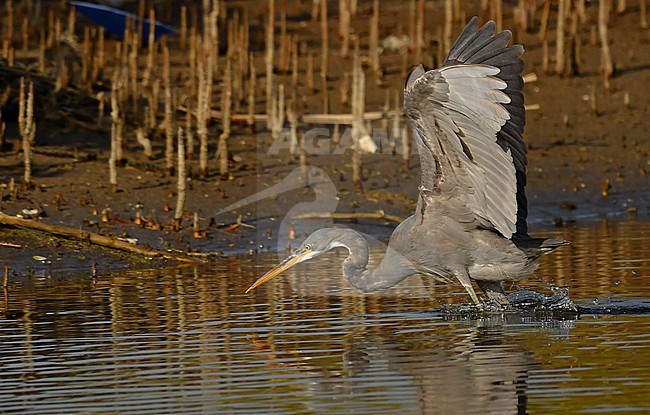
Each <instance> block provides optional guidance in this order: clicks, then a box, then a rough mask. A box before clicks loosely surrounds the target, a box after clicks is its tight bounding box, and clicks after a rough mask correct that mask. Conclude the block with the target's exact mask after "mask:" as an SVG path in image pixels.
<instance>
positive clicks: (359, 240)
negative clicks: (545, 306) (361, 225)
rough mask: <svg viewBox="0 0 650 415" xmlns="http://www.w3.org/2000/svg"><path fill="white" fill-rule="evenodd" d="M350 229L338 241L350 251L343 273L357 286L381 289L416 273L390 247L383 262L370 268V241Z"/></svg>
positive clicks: (364, 288) (366, 288)
mask: <svg viewBox="0 0 650 415" xmlns="http://www.w3.org/2000/svg"><path fill="white" fill-rule="evenodd" d="M348 231H349V232H345V234H344V235H343V237H341V239H340V240H338V241H336V243H337V244H338V245H343V246H345V247H346V248H347V249H348V251H350V254H349V255H348V257H347V258H346V259H345V261H343V275H344V276H345V278H346V279H347V280H348V282H350V284H352V285H353V286H354V287H355V288H357V289H359V290H361V291H363V292H367V293H368V292H374V291H379V290H383V289H385V288H390V287H392V286H394V285H396V284H398V283H400V282H401V281H402V280H404V279H405V278H406V277H408V276H410V275H413V274H414V270H413V268H412V267H410V266H409V265H410V264H408V261H407V260H406V259H404V258H403V257H402V256H401V255H399V254H397V253H395V252H394V251H392V250H391V249H390V247H389V248H388V251H387V252H386V255H385V256H384V258H383V260H382V261H381V263H380V264H379V265H378V266H377V267H376V268H374V269H368V258H369V254H368V252H369V245H368V241H366V240H365V238H364V237H363V236H361V235H360V234H358V233H357V232H355V231H353V230H351V229H350V230H348Z"/></svg>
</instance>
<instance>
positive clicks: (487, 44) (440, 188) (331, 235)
mask: <svg viewBox="0 0 650 415" xmlns="http://www.w3.org/2000/svg"><path fill="white" fill-rule="evenodd" d="M510 37H511V33H510V32H509V31H504V32H501V33H499V34H496V35H495V24H494V22H492V21H490V22H487V23H486V24H485V25H484V26H483V27H482V28H481V29H480V30H479V29H478V19H477V18H476V17H474V18H472V20H471V21H470V22H469V23H468V25H467V26H466V27H465V29H464V30H463V32H462V33H461V34H460V36H459V38H458V39H457V40H456V42H455V43H454V44H453V45H452V47H451V50H450V51H449V54H448V55H447V58H446V59H445V61H444V62H443V63H442V67H441V68H440V69H436V70H430V71H425V69H424V68H423V66H422V65H419V66H417V67H415V68H414V69H412V70H411V73H410V74H409V76H408V78H407V80H406V86H405V89H404V112H405V114H406V118H407V120H408V122H409V124H410V126H411V130H412V131H413V139H414V141H415V143H416V144H417V149H418V153H419V156H420V164H421V168H422V173H421V183H420V194H419V198H418V202H417V208H416V211H415V213H414V214H413V215H412V216H410V217H408V218H407V219H406V220H404V221H403V222H402V223H401V224H400V225H399V226H398V227H397V228H396V229H395V231H394V232H393V234H392V236H391V237H390V240H389V243H388V248H387V251H386V255H385V256H384V258H383V260H382V261H381V263H380V264H379V265H378V266H377V267H376V268H375V269H368V268H367V265H368V242H367V241H366V240H365V239H364V238H363V237H362V236H361V235H360V234H359V233H357V232H356V231H354V230H352V229H344V228H324V229H319V230H317V231H315V232H314V233H312V234H311V235H310V236H309V237H308V238H307V239H306V240H305V241H304V242H303V243H302V244H301V245H300V246H299V247H298V249H296V250H295V251H294V252H293V254H291V255H290V256H289V257H288V258H286V259H285V260H284V261H282V262H281V263H280V264H279V265H278V266H277V267H275V268H274V269H272V270H271V271H269V272H268V273H266V274H265V275H264V276H262V277H261V278H260V279H258V280H257V281H256V282H255V283H254V284H253V285H252V286H251V287H250V288H249V289H248V290H247V292H248V291H250V290H252V289H254V288H256V287H258V286H259V285H261V284H263V283H265V282H267V281H269V280H271V279H272V278H274V277H275V276H277V275H278V274H280V273H281V272H283V271H285V270H286V269H288V268H290V267H292V266H294V265H296V264H298V263H300V262H303V261H307V260H309V259H312V258H314V257H316V256H318V255H320V254H322V253H324V252H327V251H329V250H331V249H334V248H337V247H344V248H346V249H347V250H348V251H349V255H348V257H347V258H346V259H345V260H344V261H343V274H344V275H345V277H346V278H347V280H348V281H349V282H350V284H352V285H353V286H354V287H356V288H357V289H359V290H361V291H364V292H374V291H378V290H382V289H386V288H389V287H392V286H394V285H396V284H398V283H400V282H401V281H403V280H404V279H406V278H408V277H410V276H412V275H416V274H422V275H426V276H430V277H432V278H434V279H436V280H438V281H442V282H453V281H454V280H457V281H459V282H460V283H461V284H462V285H463V287H465V289H466V290H467V292H468V293H469V295H470V297H471V298H472V300H473V301H474V303H476V304H480V301H479V299H478V297H477V295H476V293H475V291H474V289H473V287H472V280H474V281H476V283H477V285H478V286H479V288H480V289H481V290H482V291H483V293H484V294H485V295H486V296H487V297H488V298H490V299H493V300H495V301H497V302H498V303H500V304H507V303H508V300H507V298H506V296H505V293H504V291H503V287H502V282H503V281H518V280H521V279H523V278H527V277H528V276H530V275H531V273H532V272H533V271H534V270H535V269H536V268H537V259H538V258H539V257H540V256H541V255H542V254H544V253H548V252H551V251H552V250H553V249H555V248H557V247H559V246H562V245H565V244H567V242H566V241H562V240H558V239H544V238H532V237H530V236H529V235H528V229H527V224H526V216H527V200H526V193H525V185H526V164H527V160H526V145H525V143H524V141H523V137H522V135H523V130H524V124H525V112H524V98H523V94H522V92H521V91H522V87H523V80H522V78H521V71H522V69H523V62H522V60H521V55H522V53H523V47H522V46H521V45H512V46H508V42H509V40H510Z"/></svg>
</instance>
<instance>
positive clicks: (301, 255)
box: [246, 228, 346, 292]
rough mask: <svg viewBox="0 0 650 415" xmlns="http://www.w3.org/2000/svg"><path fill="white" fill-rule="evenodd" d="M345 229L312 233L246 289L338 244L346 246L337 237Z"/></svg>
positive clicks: (322, 230)
mask: <svg viewBox="0 0 650 415" xmlns="http://www.w3.org/2000/svg"><path fill="white" fill-rule="evenodd" d="M345 231H346V230H344V229H339V228H324V229H319V230H317V231H316V232H314V233H312V234H311V235H309V237H307V239H305V241H304V242H303V243H302V244H300V246H299V247H298V249H296V250H295V251H293V253H292V254H291V255H289V256H288V257H287V258H285V259H284V261H282V262H280V264H278V265H277V266H276V267H275V268H273V269H272V270H270V271H269V272H267V273H266V274H264V275H262V276H261V277H260V279H258V280H257V281H255V283H254V284H253V285H251V286H250V287H249V288H248V289H247V290H246V292H249V291H250V290H252V289H254V288H257V287H259V286H260V285H262V284H264V283H265V282H267V281H270V280H271V279H273V278H275V277H276V276H278V275H280V274H281V273H282V272H284V271H286V270H288V269H289V268H291V267H293V266H294V265H296V264H299V263H301V262H304V261H307V260H310V259H312V258H314V257H317V256H318V255H320V254H322V253H325V252H327V251H329V250H330V249H332V248H336V247H337V246H345V244H343V243H341V242H340V241H339V240H338V239H339V238H337V237H338V236H339V235H340V234H342V233H343V232H345Z"/></svg>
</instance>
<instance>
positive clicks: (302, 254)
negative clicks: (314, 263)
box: [246, 250, 310, 293]
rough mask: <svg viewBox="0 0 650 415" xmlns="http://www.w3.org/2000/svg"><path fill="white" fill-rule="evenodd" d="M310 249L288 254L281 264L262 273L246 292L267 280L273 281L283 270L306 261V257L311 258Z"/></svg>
mask: <svg viewBox="0 0 650 415" xmlns="http://www.w3.org/2000/svg"><path fill="white" fill-rule="evenodd" d="M309 253H310V251H308V250H302V251H299V252H298V251H296V252H294V253H293V254H291V255H290V256H288V257H287V258H286V259H285V260H284V261H282V262H280V264H279V265H278V266H277V267H275V268H273V269H272V270H271V271H269V272H267V273H266V274H264V275H262V276H261V277H260V279H258V280H257V281H255V283H254V284H253V285H251V286H250V287H248V289H247V290H246V292H247V293H248V292H249V291H250V290H252V289H255V288H257V287H259V286H260V285H262V284H264V283H265V282H267V281H271V280H272V279H273V278H275V277H276V276H278V275H280V274H281V273H282V272H284V271H286V270H288V269H289V268H291V267H292V266H294V265H296V264H297V263H299V262H302V261H304V260H305V259H309V257H308V255H309Z"/></svg>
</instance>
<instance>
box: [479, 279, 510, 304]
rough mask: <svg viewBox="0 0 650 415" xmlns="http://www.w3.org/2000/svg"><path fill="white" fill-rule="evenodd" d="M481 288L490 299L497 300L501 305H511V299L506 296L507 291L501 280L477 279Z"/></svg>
mask: <svg viewBox="0 0 650 415" xmlns="http://www.w3.org/2000/svg"><path fill="white" fill-rule="evenodd" d="M476 284H478V286H479V288H480V289H481V291H483V293H484V294H485V295H486V296H487V297H488V298H490V299H492V300H494V301H496V302H497V303H498V304H500V305H504V306H505V305H510V301H508V299H507V298H506V293H505V292H503V286H502V285H501V282H500V281H482V280H476Z"/></svg>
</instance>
